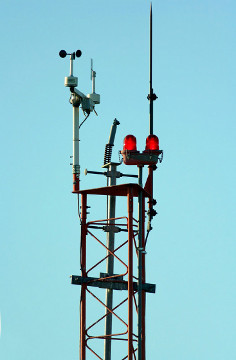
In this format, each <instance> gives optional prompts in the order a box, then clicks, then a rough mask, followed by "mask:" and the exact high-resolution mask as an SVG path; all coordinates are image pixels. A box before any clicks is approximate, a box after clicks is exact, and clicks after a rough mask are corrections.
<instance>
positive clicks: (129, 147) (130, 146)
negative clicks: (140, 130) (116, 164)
mask: <svg viewBox="0 0 236 360" xmlns="http://www.w3.org/2000/svg"><path fill="white" fill-rule="evenodd" d="M123 151H137V141H136V137H135V136H134V135H127V136H126V137H125V138H124V144H123Z"/></svg>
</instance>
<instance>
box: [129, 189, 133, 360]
mask: <svg viewBox="0 0 236 360" xmlns="http://www.w3.org/2000/svg"><path fill="white" fill-rule="evenodd" d="M132 358H133V196H132V194H131V190H130V189H129V193H128V360H132Z"/></svg>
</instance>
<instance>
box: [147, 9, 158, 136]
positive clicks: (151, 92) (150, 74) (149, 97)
mask: <svg viewBox="0 0 236 360" xmlns="http://www.w3.org/2000/svg"><path fill="white" fill-rule="evenodd" d="M149 71H150V73H149V83H150V90H149V95H148V100H149V102H150V110H149V113H150V118H149V119H150V120H149V128H150V135H153V101H154V100H156V99H157V96H156V94H154V93H153V88H152V3H151V4H150V65H149Z"/></svg>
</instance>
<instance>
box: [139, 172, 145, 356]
mask: <svg viewBox="0 0 236 360" xmlns="http://www.w3.org/2000/svg"><path fill="white" fill-rule="evenodd" d="M142 170H143V168H142V166H139V167H138V184H139V185H140V186H141V187H142V186H143V185H142V172H143V171H142ZM143 250H144V249H143V192H142V191H140V192H139V194H138V360H144V359H142V275H143V269H142V265H143V264H142V263H143V261H142V257H143Z"/></svg>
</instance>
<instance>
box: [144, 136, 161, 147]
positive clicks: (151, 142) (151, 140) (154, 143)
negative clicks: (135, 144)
mask: <svg viewBox="0 0 236 360" xmlns="http://www.w3.org/2000/svg"><path fill="white" fill-rule="evenodd" d="M145 150H159V139H158V137H157V136H156V135H149V136H148V137H147V139H146V149H145Z"/></svg>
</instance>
